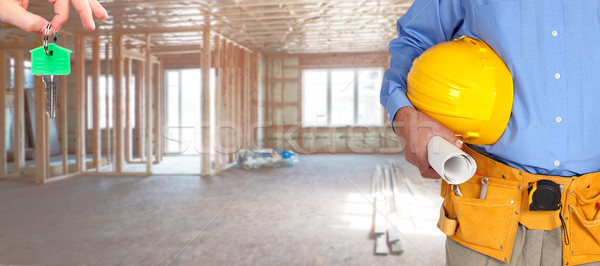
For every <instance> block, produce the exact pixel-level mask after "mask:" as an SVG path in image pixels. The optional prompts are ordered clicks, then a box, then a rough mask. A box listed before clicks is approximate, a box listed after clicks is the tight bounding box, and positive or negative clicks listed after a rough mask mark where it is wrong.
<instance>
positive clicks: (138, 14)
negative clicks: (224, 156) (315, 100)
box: [0, 0, 413, 53]
mask: <svg viewBox="0 0 600 266" xmlns="http://www.w3.org/2000/svg"><path fill="white" fill-rule="evenodd" d="M412 2H413V1H412V0H410V1H391V0H362V1H361V0H329V1H321V0H287V1H286V0H271V1H268V0H255V1H251V0H243V1H242V0H237V1H236V0H218V1H216V0H203V1H184V0H143V1H141V0H129V1H126V0H111V1H101V3H102V4H103V5H104V7H105V8H106V9H107V10H108V14H109V17H108V18H107V19H106V20H104V21H100V20H96V25H97V28H96V30H95V31H93V32H87V31H85V30H84V29H83V27H82V26H81V23H80V21H79V19H78V18H77V17H78V14H76V12H75V10H71V18H70V19H69V22H68V23H67V24H66V25H65V26H63V27H62V29H61V31H68V32H73V33H80V34H88V35H96V34H99V35H102V36H105V37H103V38H110V36H112V35H113V34H118V33H122V34H127V35H128V36H129V37H131V38H128V40H136V39H138V40H145V35H146V34H151V37H152V38H151V40H152V44H153V46H175V47H177V46H184V45H185V46H190V45H198V46H200V45H201V43H202V30H203V28H204V25H207V24H206V23H207V22H208V23H209V25H210V27H211V30H212V32H213V33H216V34H218V35H220V36H221V37H225V38H227V39H229V40H232V41H234V42H236V43H238V44H240V45H242V46H245V47H247V48H249V49H251V50H254V51H260V52H263V53H334V52H368V51H381V50H385V49H386V48H387V44H388V43H389V41H390V40H391V39H393V38H394V37H395V36H396V35H397V33H396V20H397V19H398V18H399V17H400V16H402V15H403V14H404V13H405V12H406V10H407V9H408V7H410V5H411V4H412ZM29 10H31V11H33V12H35V13H38V14H40V15H42V16H43V17H45V18H46V19H51V18H52V16H53V12H52V10H53V9H52V6H51V5H50V4H49V3H47V2H46V1H40V0H37V1H31V3H30V7H29ZM207 19H208V20H207ZM31 35H32V34H27V33H23V32H22V31H20V30H15V29H11V28H10V26H8V25H6V24H2V25H1V26H0V37H5V38H6V37H8V38H10V37H15V36H21V37H24V38H32V36H31ZM33 37H35V36H33ZM132 45H135V42H134V43H132Z"/></svg>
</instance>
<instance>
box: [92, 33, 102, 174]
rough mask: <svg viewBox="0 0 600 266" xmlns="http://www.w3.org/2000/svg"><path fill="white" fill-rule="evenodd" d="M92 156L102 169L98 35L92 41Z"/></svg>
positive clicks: (96, 166) (95, 166)
mask: <svg viewBox="0 0 600 266" xmlns="http://www.w3.org/2000/svg"><path fill="white" fill-rule="evenodd" d="M92 95H93V97H92V109H93V111H92V112H93V118H94V119H93V121H92V123H93V125H94V126H93V133H92V157H93V163H94V169H96V172H99V171H100V156H101V147H102V139H101V135H100V103H99V101H100V37H98V36H96V38H95V39H94V41H93V42H92Z"/></svg>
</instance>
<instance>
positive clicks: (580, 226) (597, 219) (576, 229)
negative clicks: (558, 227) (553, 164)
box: [563, 175, 600, 264]
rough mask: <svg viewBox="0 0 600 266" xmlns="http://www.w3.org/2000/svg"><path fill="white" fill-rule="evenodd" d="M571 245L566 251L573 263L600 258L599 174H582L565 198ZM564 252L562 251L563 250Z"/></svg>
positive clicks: (598, 259) (599, 259)
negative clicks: (567, 206)
mask: <svg viewBox="0 0 600 266" xmlns="http://www.w3.org/2000/svg"><path fill="white" fill-rule="evenodd" d="M568 202H569V203H568V205H569V210H568V216H569V217H571V219H569V220H568V221H567V224H568V225H567V228H568V234H569V238H570V245H568V246H566V250H565V251H566V253H567V254H569V255H570V257H571V258H570V261H571V262H572V264H579V263H586V262H590V261H600V212H599V207H598V206H597V204H598V202H600V177H599V176H597V175H585V176H582V177H579V178H577V180H575V181H574V182H573V185H572V188H571V192H570V193H569V200H568ZM563 253H564V252H563Z"/></svg>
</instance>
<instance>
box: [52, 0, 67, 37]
mask: <svg viewBox="0 0 600 266" xmlns="http://www.w3.org/2000/svg"><path fill="white" fill-rule="evenodd" d="M49 2H51V3H52V2H54V14H55V15H54V18H53V19H52V31H51V32H50V33H55V32H57V31H58V30H60V28H61V27H62V26H63V25H64V24H65V22H67V19H68V18H69V0H49Z"/></svg>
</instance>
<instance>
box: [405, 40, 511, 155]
mask: <svg viewBox="0 0 600 266" xmlns="http://www.w3.org/2000/svg"><path fill="white" fill-rule="evenodd" d="M407 85H408V93H407V95H408V99H409V100H410V101H411V103H412V104H413V105H414V106H415V107H416V108H417V110H419V111H421V112H424V113H426V114H427V115H429V116H431V117H432V118H434V119H435V120H437V121H439V122H440V123H441V124H442V125H444V126H445V127H447V128H448V129H450V130H452V131H453V132H454V133H456V134H458V135H459V138H460V139H462V140H463V141H465V142H466V143H470V144H475V145H488V144H493V143H495V142H496V141H498V139H499V138H500V136H502V133H504V130H505V129H506V125H507V124H508V119H509V118H510V114H511V110H512V102H513V80H512V76H511V74H510V71H509V70H508V68H507V67H506V65H505V64H504V62H503V61H502V59H501V58H500V57H499V56H498V55H497V54H496V53H495V52H494V51H493V50H492V48H490V47H489V46H488V45H487V44H486V43H485V42H482V41H480V40H476V39H472V38H469V37H462V38H460V39H456V40H453V41H449V42H444V43H440V44H437V45H435V46H433V47H431V48H429V49H427V51H425V52H423V54H421V56H419V57H418V58H417V59H415V61H414V62H413V66H412V68H411V70H410V72H409V73H408V79H407Z"/></svg>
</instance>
